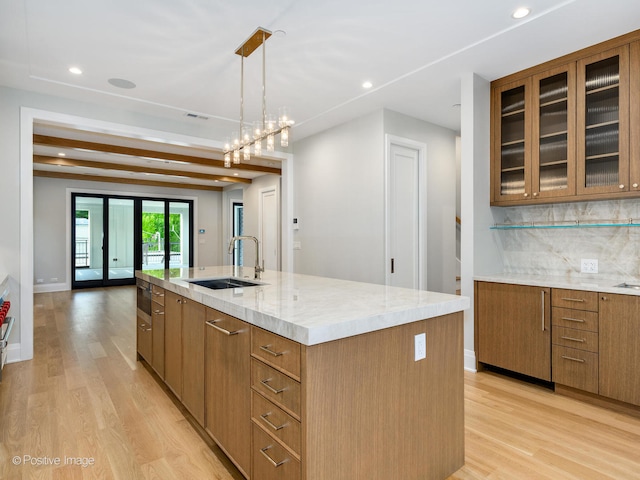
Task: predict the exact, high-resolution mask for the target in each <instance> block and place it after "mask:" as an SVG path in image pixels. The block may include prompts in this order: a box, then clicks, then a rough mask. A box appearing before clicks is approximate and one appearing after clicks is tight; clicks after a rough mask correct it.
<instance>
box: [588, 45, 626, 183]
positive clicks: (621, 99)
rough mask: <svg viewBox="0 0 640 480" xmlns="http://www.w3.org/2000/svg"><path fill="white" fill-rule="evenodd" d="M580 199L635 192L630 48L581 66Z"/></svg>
mask: <svg viewBox="0 0 640 480" xmlns="http://www.w3.org/2000/svg"><path fill="white" fill-rule="evenodd" d="M577 75H578V79H577V86H578V109H577V110H578V118H577V125H578V129H577V133H578V141H577V158H578V177H577V187H578V188H577V190H578V194H589V193H613V192H624V191H628V190H629V150H628V148H629V49H628V47H627V46H625V47H621V48H617V49H614V50H609V51H607V52H604V53H602V54H599V55H595V56H593V57H590V58H586V59H583V60H580V61H578V65H577Z"/></svg>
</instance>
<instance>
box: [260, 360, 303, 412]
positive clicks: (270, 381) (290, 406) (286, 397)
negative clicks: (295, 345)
mask: <svg viewBox="0 0 640 480" xmlns="http://www.w3.org/2000/svg"><path fill="white" fill-rule="evenodd" d="M251 388H253V389H254V390H255V391H257V392H259V393H261V394H262V395H264V396H265V397H267V398H268V399H269V400H271V401H272V402H273V403H275V404H276V405H278V406H280V407H282V408H283V409H284V410H285V411H286V412H287V413H289V414H291V415H293V416H294V417H296V418H298V419H299V418H300V384H299V383H298V382H296V381H295V380H294V379H292V378H290V377H287V376H286V375H285V374H283V373H280V372H279V371H277V370H276V369H275V368H271V367H269V366H268V365H265V364H264V363H262V362H260V361H258V360H256V359H255V358H252V359H251Z"/></svg>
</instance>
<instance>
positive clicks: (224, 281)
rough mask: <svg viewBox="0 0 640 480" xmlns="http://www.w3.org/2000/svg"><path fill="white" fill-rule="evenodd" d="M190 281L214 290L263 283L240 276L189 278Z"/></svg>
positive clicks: (253, 285)
mask: <svg viewBox="0 0 640 480" xmlns="http://www.w3.org/2000/svg"><path fill="white" fill-rule="evenodd" d="M188 282H189V283H193V284H194V285H200V286H201V287H205V288H211V289H212V290H223V289H225V288H242V287H255V286H258V285H262V283H256V282H250V281H248V280H240V279H239V278H232V277H227V278H212V279H209V280H188Z"/></svg>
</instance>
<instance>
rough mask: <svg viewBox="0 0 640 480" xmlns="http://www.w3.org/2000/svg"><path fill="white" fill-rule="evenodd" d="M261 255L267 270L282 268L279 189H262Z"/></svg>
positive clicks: (260, 216)
mask: <svg viewBox="0 0 640 480" xmlns="http://www.w3.org/2000/svg"><path fill="white" fill-rule="evenodd" d="M259 218H260V225H259V228H260V239H259V240H260V246H261V248H262V252H260V253H261V255H260V257H261V258H262V261H263V263H264V268H265V269H266V270H280V235H279V232H280V206H279V201H278V190H277V189H276V188H275V187H274V188H268V189H263V190H260V215H259Z"/></svg>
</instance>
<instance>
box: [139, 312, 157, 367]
mask: <svg viewBox="0 0 640 480" xmlns="http://www.w3.org/2000/svg"><path fill="white" fill-rule="evenodd" d="M152 335H153V330H152V328H151V321H150V319H149V318H147V316H144V315H140V314H138V317H137V337H136V347H137V350H138V355H140V356H141V357H142V358H144V359H145V360H146V361H147V362H151V358H152V355H153V337H152Z"/></svg>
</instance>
